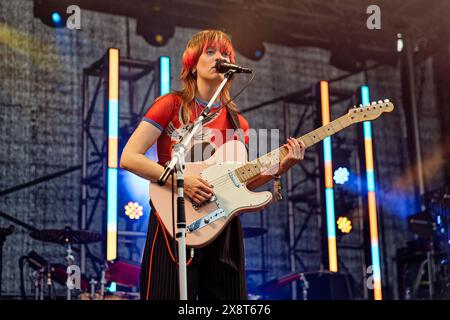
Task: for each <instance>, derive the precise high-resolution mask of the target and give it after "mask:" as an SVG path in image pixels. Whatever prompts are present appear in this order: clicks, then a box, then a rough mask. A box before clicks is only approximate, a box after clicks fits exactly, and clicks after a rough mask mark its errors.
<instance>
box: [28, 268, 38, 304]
mask: <svg viewBox="0 0 450 320" xmlns="http://www.w3.org/2000/svg"><path fill="white" fill-rule="evenodd" d="M39 275H40V272H39V271H33V272H32V273H31V275H30V278H31V279H32V281H33V284H34V300H39Z"/></svg>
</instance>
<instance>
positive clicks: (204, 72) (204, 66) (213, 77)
mask: <svg viewBox="0 0 450 320" xmlns="http://www.w3.org/2000/svg"><path fill="white" fill-rule="evenodd" d="M219 59H224V60H227V61H228V62H229V61H230V57H229V55H228V54H227V53H226V52H220V48H219V45H216V46H209V47H206V48H205V50H203V53H202V54H201V56H200V57H199V58H198V62H197V66H196V71H197V79H199V78H201V79H202V80H205V81H210V82H217V81H222V80H223V73H218V72H217V70H216V68H215V65H216V61H217V60H219Z"/></svg>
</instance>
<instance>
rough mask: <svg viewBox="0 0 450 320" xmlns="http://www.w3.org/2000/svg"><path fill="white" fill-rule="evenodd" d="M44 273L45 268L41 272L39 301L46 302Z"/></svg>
mask: <svg viewBox="0 0 450 320" xmlns="http://www.w3.org/2000/svg"><path fill="white" fill-rule="evenodd" d="M44 273H45V269H44V268H42V269H41V270H39V300H44Z"/></svg>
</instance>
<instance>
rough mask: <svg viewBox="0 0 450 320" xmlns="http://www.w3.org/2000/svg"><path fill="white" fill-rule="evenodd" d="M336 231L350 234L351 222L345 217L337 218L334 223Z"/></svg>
mask: <svg viewBox="0 0 450 320" xmlns="http://www.w3.org/2000/svg"><path fill="white" fill-rule="evenodd" d="M336 223H337V226H338V229H339V230H341V232H342V233H346V234H348V233H350V231H352V221H351V220H350V219H349V218H347V217H339V218H338V219H337V221H336Z"/></svg>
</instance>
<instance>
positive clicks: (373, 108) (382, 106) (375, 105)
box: [347, 99, 394, 123]
mask: <svg viewBox="0 0 450 320" xmlns="http://www.w3.org/2000/svg"><path fill="white" fill-rule="evenodd" d="M392 110H394V105H393V104H392V102H390V101H389V100H388V99H386V100H384V101H381V100H379V101H378V102H375V101H374V102H372V103H371V104H367V105H365V106H363V105H362V104H360V105H359V107H356V106H354V107H353V108H351V109H350V110H349V111H348V113H347V116H348V118H349V119H350V122H352V123H357V122H363V121H370V120H375V119H376V118H378V117H379V116H380V115H381V114H382V113H383V112H391V111H392Z"/></svg>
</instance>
